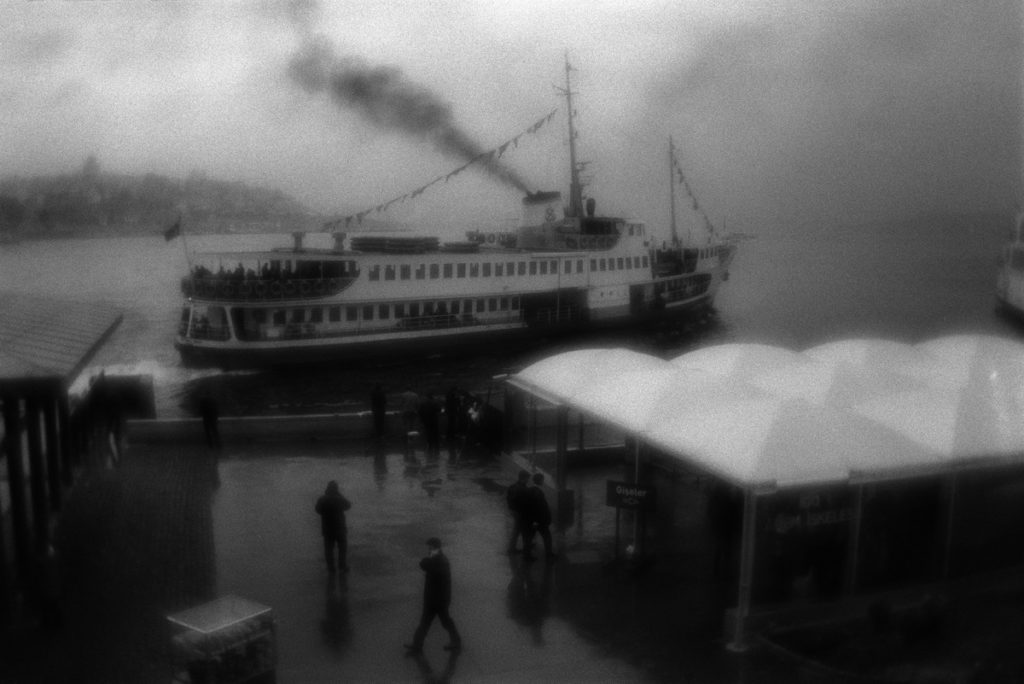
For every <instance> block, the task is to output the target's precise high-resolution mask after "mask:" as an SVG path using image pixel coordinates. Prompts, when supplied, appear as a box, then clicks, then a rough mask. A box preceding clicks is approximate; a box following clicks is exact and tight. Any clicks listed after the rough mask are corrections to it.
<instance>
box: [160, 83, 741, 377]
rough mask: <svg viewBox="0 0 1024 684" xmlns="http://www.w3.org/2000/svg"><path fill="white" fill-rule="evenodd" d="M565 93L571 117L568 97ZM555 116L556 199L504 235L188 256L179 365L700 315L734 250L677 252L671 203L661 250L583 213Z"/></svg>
mask: <svg viewBox="0 0 1024 684" xmlns="http://www.w3.org/2000/svg"><path fill="white" fill-rule="evenodd" d="M568 72H569V68H568V65H567V68H566V79H567V86H568V85H569V84H568ZM566 96H567V98H569V102H568V104H569V106H568V111H569V112H572V111H573V108H572V102H571V91H570V90H569V88H568V87H567V88H566ZM568 118H569V142H570V145H569V150H570V155H569V156H570V167H571V173H570V189H569V195H570V196H569V199H568V202H565V203H564V202H563V199H562V194H561V193H560V192H557V191H551V192H537V193H531V194H527V196H526V197H525V198H524V199H523V200H522V223H521V225H520V227H519V228H518V229H517V230H515V231H511V232H489V233H485V232H472V233H469V234H467V239H466V240H464V241H460V242H445V243H442V242H440V240H439V239H438V238H436V237H428V236H419V235H414V234H411V233H377V234H373V233H365V234H363V233H361V234H356V235H353V236H352V237H348V236H346V234H344V233H335V234H334V236H333V237H334V246H333V248H331V249H322V248H321V249H314V248H310V247H308V246H304V234H303V233H301V232H300V233H293V240H294V241H293V244H292V245H291V246H290V247H285V248H281V249H275V250H269V251H259V252H230V253H229V252H207V253H201V254H196V255H194V256H193V257H192V258H191V259H190V261H191V264H190V273H189V274H188V275H187V276H185V277H184V278H183V279H182V282H181V287H182V291H183V293H184V295H185V297H186V302H185V305H184V308H183V309H182V312H181V319H180V323H179V329H178V334H177V337H176V340H175V346H176V347H177V349H178V350H179V352H180V354H181V356H182V359H183V361H184V362H185V363H186V364H187V365H212V366H220V367H252V366H263V365H277V364H288V363H298V362H323V361H332V360H341V361H343V360H359V359H363V358H366V357H369V356H384V355H392V354H402V353H407V354H408V353H412V354H427V353H433V352H436V351H443V352H446V351H452V350H454V349H456V348H459V347H465V346H467V345H469V346H476V347H480V346H483V345H488V344H494V343H496V342H500V341H514V340H524V339H528V338H537V337H541V336H551V335H553V334H555V333H564V332H572V331H581V330H588V329H592V328H599V327H610V326H635V325H644V324H649V323H660V322H663V321H665V320H666V319H670V318H672V317H677V316H683V315H686V314H692V313H693V312H694V311H695V310H705V309H707V308H709V307H710V306H711V305H712V302H713V300H714V297H715V294H716V292H717V290H718V288H719V286H720V285H721V283H722V281H723V280H725V279H726V278H727V276H728V269H729V265H730V263H731V261H732V259H733V256H734V254H735V249H736V247H735V244H734V243H732V242H730V241H727V240H721V239H714V238H712V236H710V235H709V237H708V239H707V240H706V241H704V242H703V244H700V245H683V244H682V242H681V241H680V240H679V238H678V237H677V236H676V230H675V210H674V194H673V196H672V197H673V209H672V216H673V226H672V238H671V241H670V242H669V241H666V242H660V241H658V240H655V239H654V238H652V236H651V235H650V234H649V233H648V231H647V228H646V226H645V225H644V224H643V223H641V222H639V221H633V220H629V219H625V218H619V217H608V216H598V215H596V212H595V202H594V200H593V198H588V199H587V200H586V202H584V199H583V191H582V185H581V182H580V177H579V165H578V164H577V163H576V151H575V139H576V134H575V130H574V124H573V118H572V116H571V115H570V116H569V117H568ZM669 157H670V159H669V167H670V168H669V173H670V176H671V177H672V178H673V182H672V183H671V186H672V188H673V193H674V187H675V182H674V175H673V174H674V167H673V164H674V159H673V154H672V153H671V151H670V154H669ZM225 264H227V266H225Z"/></svg>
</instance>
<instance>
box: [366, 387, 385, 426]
mask: <svg viewBox="0 0 1024 684" xmlns="http://www.w3.org/2000/svg"><path fill="white" fill-rule="evenodd" d="M370 408H371V410H372V411H373V432H374V434H376V435H377V437H378V438H379V437H383V436H384V432H385V430H386V428H387V412H388V397H387V395H386V394H384V388H383V387H381V386H380V383H379V382H378V383H377V384H376V385H374V386H373V390H372V391H371V392H370Z"/></svg>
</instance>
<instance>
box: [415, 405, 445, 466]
mask: <svg viewBox="0 0 1024 684" xmlns="http://www.w3.org/2000/svg"><path fill="white" fill-rule="evenodd" d="M419 410H420V420H421V421H422V423H423V435H424V436H425V437H426V439H427V453H429V454H430V455H431V456H436V455H437V454H438V453H440V451H441V426H440V417H439V416H440V413H441V407H440V406H438V404H437V400H436V399H435V398H434V395H433V394H428V395H427V398H426V399H424V400H423V402H422V403H420V408H419Z"/></svg>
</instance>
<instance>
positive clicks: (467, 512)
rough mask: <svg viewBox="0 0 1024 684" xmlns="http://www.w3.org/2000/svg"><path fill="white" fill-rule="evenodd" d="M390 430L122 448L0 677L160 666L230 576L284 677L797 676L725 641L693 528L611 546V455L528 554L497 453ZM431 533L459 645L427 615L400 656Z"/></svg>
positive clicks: (42, 677) (76, 501)
mask: <svg viewBox="0 0 1024 684" xmlns="http://www.w3.org/2000/svg"><path fill="white" fill-rule="evenodd" d="M396 447H397V445H385V446H383V447H378V446H375V445H373V444H369V443H360V442H356V441H353V442H346V443H338V444H330V443H324V442H319V443H318V442H306V443H295V442H279V443H265V444H252V445H242V446H237V445H230V444H229V445H227V446H226V447H225V449H224V451H223V452H222V454H221V455H220V459H219V462H218V461H214V460H212V459H211V453H210V452H208V451H207V450H205V449H203V448H200V447H194V446H171V445H166V444H163V445H146V444H139V445H135V446H131V447H129V449H128V451H127V453H126V455H125V457H124V459H123V460H122V463H121V465H120V467H118V468H117V469H110V470H105V471H103V472H101V473H98V474H96V475H94V476H93V477H91V478H90V479H88V480H87V481H83V482H82V483H80V484H79V485H77V486H76V488H75V490H74V491H73V494H72V496H71V498H70V500H69V502H68V504H67V506H66V509H65V512H64V514H63V516H62V521H61V524H60V528H59V531H58V541H59V543H60V549H61V559H60V564H61V567H62V568H63V569H64V570H65V573H64V578H65V579H64V582H63V585H62V587H61V589H62V591H61V594H62V599H61V602H60V605H61V608H62V620H61V625H60V626H59V627H57V628H53V629H51V630H50V631H44V630H42V628H35V627H32V628H28V627H26V628H24V629H22V630H21V631H20V632H16V633H15V634H13V635H12V636H11V637H10V638H9V639H7V640H6V643H5V648H6V653H3V654H2V655H3V656H4V657H3V664H2V665H0V679H2V680H3V681H26V682H34V681H75V682H79V681H103V682H118V681H125V682H150V681H169V680H170V679H171V675H172V668H171V666H170V664H169V653H168V645H169V627H168V624H167V622H166V620H165V616H166V615H167V614H169V613H173V612H177V611H180V610H183V609H185V608H189V607H192V606H195V605H198V604H201V603H204V602H206V601H208V600H210V599H213V598H215V597H218V596H223V595H227V594H235V595H238V596H242V597H245V598H247V599H251V600H254V601H257V602H259V603H263V604H266V605H268V606H270V607H271V608H272V609H273V611H274V614H275V618H276V626H277V638H276V641H277V651H278V659H277V669H276V681H278V682H303V683H304V682H326V681H360V682H363V681H367V682H368V681H375V682H382V681H387V682H441V681H466V682H477V681H482V682H488V681H490V682H518V681H523V682H525V681H530V682H537V681H586V682H605V681H692V682H704V681H708V682H719V681H769V680H774V679H777V680H778V681H786V680H787V679H789V678H791V677H789V676H787V675H786V674H785V673H784V672H785V671H784V670H779V668H778V666H777V665H774V664H771V663H768V662H766V661H761V660H759V656H755V655H745V656H737V655H734V654H730V653H728V652H727V651H726V650H725V649H724V647H723V641H722V639H721V633H722V631H721V609H722V607H723V605H724V604H725V603H726V602H727V601H728V597H727V596H726V594H724V593H723V591H724V589H723V587H721V586H719V585H717V584H715V583H713V582H711V581H710V580H708V579H706V578H707V576H708V574H709V573H708V572H707V571H706V570H707V567H706V566H707V562H709V561H708V558H707V554H705V553H703V552H700V551H699V550H696V549H695V548H694V547H692V546H691V547H690V548H686V549H682V550H680V551H679V554H680V555H679V556H678V557H675V558H668V559H663V562H660V563H659V564H658V565H657V566H655V567H654V568H652V569H651V570H649V571H647V572H645V573H643V574H640V575H636V574H633V573H630V572H628V571H627V570H626V569H624V568H623V567H621V566H619V565H615V564H612V563H610V562H609V561H610V560H611V559H612V555H613V540H614V534H615V527H614V523H615V515H614V509H611V508H607V507H606V506H604V500H603V499H604V484H605V480H607V479H618V477H617V476H618V475H619V474H620V472H621V469H619V468H610V467H606V466H594V467H588V468H583V469H580V470H578V471H574V472H573V473H572V475H571V478H570V479H571V482H570V487H571V488H573V489H575V490H576V492H577V497H576V505H577V509H576V515H575V517H574V523H573V525H572V526H571V527H569V528H567V529H565V530H564V531H562V532H560V533H558V534H556V535H555V546H556V550H557V551H558V553H559V557H558V559H557V560H555V561H553V562H551V563H548V562H545V561H544V560H540V561H537V562H533V563H524V561H523V560H522V558H521V557H520V556H511V557H510V556H509V555H507V554H506V553H505V547H506V544H507V540H508V536H509V534H510V532H511V524H510V520H509V518H508V515H507V511H506V508H505V499H504V489H505V486H506V485H507V484H509V483H511V481H512V475H513V472H514V471H513V469H512V468H511V467H510V466H509V464H507V463H505V462H503V461H502V460H501V459H499V458H497V457H493V456H490V455H488V454H486V453H484V452H477V453H473V452H472V451H471V450H470V451H466V452H465V453H462V454H457V453H443V454H442V455H441V456H439V457H437V458H428V457H427V456H426V455H425V454H424V453H423V451H422V450H416V451H415V452H413V453H412V454H410V455H406V454H404V453H403V452H402V450H401V449H400V448H396ZM329 480H337V481H338V482H339V484H340V485H341V489H342V492H343V493H344V494H345V496H346V497H348V498H349V499H350V500H351V501H352V509H351V511H350V512H349V514H348V525H349V565H350V566H351V571H350V572H349V573H347V574H342V575H339V576H337V577H332V576H331V575H329V574H328V572H327V569H326V566H325V563H324V560H323V556H322V553H323V551H322V545H321V540H320V536H319V519H318V516H317V515H316V513H315V512H314V511H313V506H314V503H315V501H316V499H317V497H318V496H319V495H320V494H322V493H323V491H324V487H325V485H326V483H327V482H328V481H329ZM548 496H549V500H551V499H552V496H551V492H550V491H549V492H548ZM430 536H438V537H440V538H441V539H442V540H444V543H445V553H446V554H447V555H448V557H449V558H450V560H451V565H452V576H453V601H452V606H451V614H452V617H453V618H454V620H455V622H456V623H457V625H458V627H459V629H460V631H461V632H462V635H463V639H464V642H465V647H464V649H463V651H462V652H461V653H459V654H456V655H452V654H450V653H448V652H447V651H445V650H443V645H444V644H445V643H446V642H447V634H446V633H445V632H444V630H443V629H442V628H441V627H440V625H439V624H437V623H436V622H435V624H434V625H433V627H432V629H431V631H430V633H429V635H428V637H427V641H426V645H425V648H424V653H423V656H422V657H421V658H410V657H406V655H405V652H404V649H403V644H404V643H407V642H408V641H410V639H411V637H412V633H413V630H414V629H415V627H416V624H417V621H418V617H419V611H420V601H421V596H422V590H423V578H422V572H421V571H420V569H419V566H418V562H419V559H420V558H421V557H422V556H423V555H424V554H425V551H426V546H425V540H426V539H427V538H428V537H430ZM41 635H42V636H41ZM780 673H781V674H780ZM789 674H790V675H792V673H789Z"/></svg>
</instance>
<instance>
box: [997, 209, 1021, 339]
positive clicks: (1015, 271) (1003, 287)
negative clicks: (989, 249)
mask: <svg viewBox="0 0 1024 684" xmlns="http://www.w3.org/2000/svg"><path fill="white" fill-rule="evenodd" d="M996 299H997V300H998V301H999V304H1000V306H1001V308H1002V309H1003V311H1004V312H1006V313H1007V314H1010V315H1011V316H1014V317H1016V318H1019V319H1021V320H1024V212H1022V213H1020V214H1017V216H1016V217H1014V220H1013V226H1012V227H1011V228H1010V235H1009V240H1007V242H1006V244H1005V245H1004V246H1003V251H1002V253H1001V254H1000V255H999V270H998V276H997V279H996Z"/></svg>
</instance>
